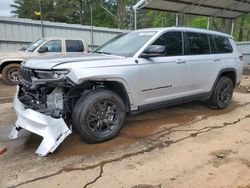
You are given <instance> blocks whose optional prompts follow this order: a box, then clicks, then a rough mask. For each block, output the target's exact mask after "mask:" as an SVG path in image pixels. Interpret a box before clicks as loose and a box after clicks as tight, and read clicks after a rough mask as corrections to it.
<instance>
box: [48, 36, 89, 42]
mask: <svg viewBox="0 0 250 188" xmlns="http://www.w3.org/2000/svg"><path fill="white" fill-rule="evenodd" d="M44 39H45V40H83V41H85V40H84V39H80V38H65V37H45V38H44Z"/></svg>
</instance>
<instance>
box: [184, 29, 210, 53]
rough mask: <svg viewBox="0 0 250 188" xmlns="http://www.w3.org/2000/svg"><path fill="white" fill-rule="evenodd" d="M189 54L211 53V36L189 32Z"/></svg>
mask: <svg viewBox="0 0 250 188" xmlns="http://www.w3.org/2000/svg"><path fill="white" fill-rule="evenodd" d="M186 36H187V44H188V47H187V54H188V55H205V54H210V47H209V38H208V35H207V34H202V33H192V32H187V35H186Z"/></svg>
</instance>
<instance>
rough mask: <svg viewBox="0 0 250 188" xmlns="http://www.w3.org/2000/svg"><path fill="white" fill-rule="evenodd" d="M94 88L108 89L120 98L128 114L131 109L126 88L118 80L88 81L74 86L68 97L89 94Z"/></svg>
mask: <svg viewBox="0 0 250 188" xmlns="http://www.w3.org/2000/svg"><path fill="white" fill-rule="evenodd" d="M96 88H104V89H108V90H110V91H112V92H114V93H116V94H117V95H118V96H120V97H121V99H122V101H123V102H124V104H125V109H126V112H127V113H129V112H130V109H131V102H132V100H131V98H130V97H129V94H128V93H129V91H128V89H127V88H126V86H125V85H124V84H123V83H122V82H120V81H118V80H103V81H101V80H100V81H99V80H98V81H96V80H88V81H84V82H83V83H81V84H79V85H76V86H74V87H73V88H72V89H71V90H70V92H69V93H68V97H72V96H77V95H78V96H79V97H80V96H81V95H82V94H83V93H86V92H90V91H92V90H94V89H96Z"/></svg>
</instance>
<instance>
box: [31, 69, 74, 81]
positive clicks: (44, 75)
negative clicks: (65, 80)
mask: <svg viewBox="0 0 250 188" xmlns="http://www.w3.org/2000/svg"><path fill="white" fill-rule="evenodd" d="M68 73H69V71H67V70H62V71H52V70H51V71H40V70H36V71H35V75H36V77H37V78H40V79H57V78H60V77H63V76H65V75H66V74H68Z"/></svg>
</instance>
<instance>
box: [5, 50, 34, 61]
mask: <svg viewBox="0 0 250 188" xmlns="http://www.w3.org/2000/svg"><path fill="white" fill-rule="evenodd" d="M30 55H31V53H30V52H24V51H0V60H5V59H21V60H22V59H23V60H24V59H26V58H29V57H30Z"/></svg>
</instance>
